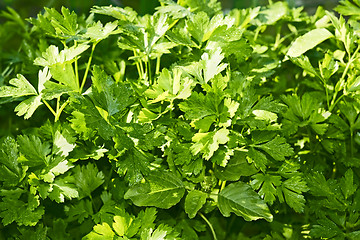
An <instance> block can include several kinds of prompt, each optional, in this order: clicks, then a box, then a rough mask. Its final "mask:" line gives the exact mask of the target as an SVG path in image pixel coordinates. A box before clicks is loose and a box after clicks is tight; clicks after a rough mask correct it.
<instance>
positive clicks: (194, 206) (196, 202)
mask: <svg viewBox="0 0 360 240" xmlns="http://www.w3.org/2000/svg"><path fill="white" fill-rule="evenodd" d="M206 198H207V194H206V193H204V192H201V191H198V190H192V191H190V192H189V193H188V194H187V195H186V198H185V212H186V213H187V215H188V216H189V218H194V217H195V216H196V214H197V212H198V211H199V210H200V209H201V208H202V207H203V206H204V204H205V203H206Z"/></svg>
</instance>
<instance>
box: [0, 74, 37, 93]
mask: <svg viewBox="0 0 360 240" xmlns="http://www.w3.org/2000/svg"><path fill="white" fill-rule="evenodd" d="M9 84H10V85H12V86H13V87H11V86H3V87H0V97H13V98H18V97H23V96H29V95H37V92H36V89H35V88H34V87H33V86H32V85H31V83H30V82H29V81H28V80H27V79H26V78H25V77H24V76H23V75H21V74H18V75H16V78H13V79H11V80H10V81H9Z"/></svg>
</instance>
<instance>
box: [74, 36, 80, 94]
mask: <svg viewBox="0 0 360 240" xmlns="http://www.w3.org/2000/svg"><path fill="white" fill-rule="evenodd" d="M74 45H75V47H76V46H77V41H76V40H75V41H74ZM75 78H76V86H77V88H79V81H80V79H79V67H78V58H75Z"/></svg>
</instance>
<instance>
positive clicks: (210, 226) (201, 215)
mask: <svg viewBox="0 0 360 240" xmlns="http://www.w3.org/2000/svg"><path fill="white" fill-rule="evenodd" d="M199 215H200V217H202V219H204V221H205V222H206V224H207V225H208V226H209V228H210V230H211V233H212V235H213V237H214V240H217V237H216V233H215V230H214V228H213V226H212V224H211V223H210V222H209V220H208V219H207V218H206V217H205V216H204V214H202V213H201V212H199Z"/></svg>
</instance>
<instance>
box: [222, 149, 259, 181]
mask: <svg viewBox="0 0 360 240" xmlns="http://www.w3.org/2000/svg"><path fill="white" fill-rule="evenodd" d="M246 157H247V154H246V153H245V152H240V151H235V153H234V155H233V156H232V157H231V158H230V159H229V161H228V163H227V164H226V166H225V167H220V166H218V165H216V166H215V176H216V177H217V178H219V179H220V180H223V181H238V180H239V179H240V177H242V176H251V175H253V174H255V173H257V172H258V170H257V169H256V168H255V166H254V164H250V163H249V162H248V161H247V158H246Z"/></svg>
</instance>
